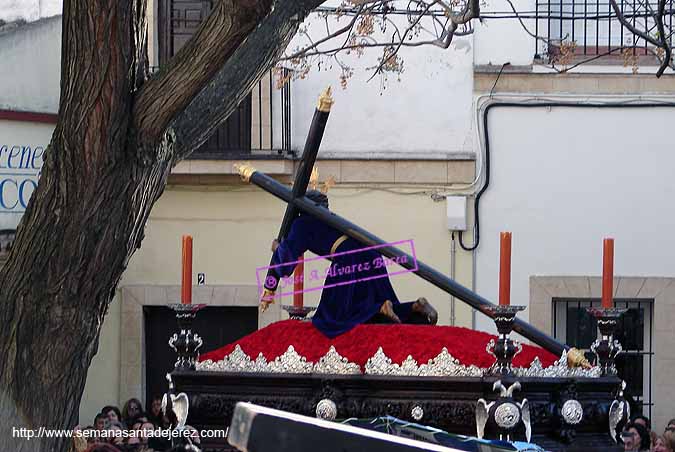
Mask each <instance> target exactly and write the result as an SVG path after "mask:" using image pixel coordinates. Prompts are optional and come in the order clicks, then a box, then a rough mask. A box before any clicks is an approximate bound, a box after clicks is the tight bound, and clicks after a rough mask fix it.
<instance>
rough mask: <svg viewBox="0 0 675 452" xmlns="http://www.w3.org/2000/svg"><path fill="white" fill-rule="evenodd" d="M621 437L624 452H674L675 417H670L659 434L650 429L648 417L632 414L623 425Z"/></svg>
mask: <svg viewBox="0 0 675 452" xmlns="http://www.w3.org/2000/svg"><path fill="white" fill-rule="evenodd" d="M621 439H622V440H623V448H624V450H625V451H626V452H675V419H671V420H670V421H669V422H668V426H667V427H666V429H665V431H664V432H663V434H661V435H659V434H657V433H656V432H654V431H652V424H651V421H650V420H649V418H648V417H646V416H642V415H637V416H634V417H633V418H632V419H631V421H630V422H628V423H626V425H625V426H624V427H623V431H622V432H621Z"/></svg>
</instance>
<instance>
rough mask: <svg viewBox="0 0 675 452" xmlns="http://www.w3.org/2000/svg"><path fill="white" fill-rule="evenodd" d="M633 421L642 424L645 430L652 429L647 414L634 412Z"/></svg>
mask: <svg viewBox="0 0 675 452" xmlns="http://www.w3.org/2000/svg"><path fill="white" fill-rule="evenodd" d="M633 423H634V424H640V425H642V426H643V427H644V428H645V430H647V431H650V430H651V429H652V423H651V421H650V420H649V418H648V417H647V416H643V415H641V414H636V415H635V416H633Z"/></svg>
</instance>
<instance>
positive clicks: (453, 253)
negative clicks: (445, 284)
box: [450, 231, 457, 326]
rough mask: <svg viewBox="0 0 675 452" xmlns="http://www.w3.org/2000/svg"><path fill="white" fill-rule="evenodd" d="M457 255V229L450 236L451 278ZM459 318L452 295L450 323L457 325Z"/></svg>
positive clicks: (453, 274) (453, 273)
mask: <svg viewBox="0 0 675 452" xmlns="http://www.w3.org/2000/svg"><path fill="white" fill-rule="evenodd" d="M456 255H457V245H456V243H455V231H452V235H451V238H450V278H452V279H453V280H454V279H455V257H456ZM456 320H457V318H456V317H455V297H454V296H450V325H452V326H455V322H456Z"/></svg>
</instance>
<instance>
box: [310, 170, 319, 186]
mask: <svg viewBox="0 0 675 452" xmlns="http://www.w3.org/2000/svg"><path fill="white" fill-rule="evenodd" d="M318 183H319V170H318V169H317V168H316V166H315V167H314V168H312V175H311V176H309V185H310V186H311V187H312V190H316V186H317V185H318Z"/></svg>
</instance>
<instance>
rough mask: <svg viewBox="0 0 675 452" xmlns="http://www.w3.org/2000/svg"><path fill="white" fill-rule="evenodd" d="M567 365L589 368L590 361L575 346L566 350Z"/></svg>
mask: <svg viewBox="0 0 675 452" xmlns="http://www.w3.org/2000/svg"><path fill="white" fill-rule="evenodd" d="M567 366H568V367H583V368H584V369H590V368H591V367H592V366H591V363H589V362H588V360H587V359H586V356H584V353H583V352H582V351H580V350H578V349H576V348H570V349H569V350H567Z"/></svg>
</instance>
